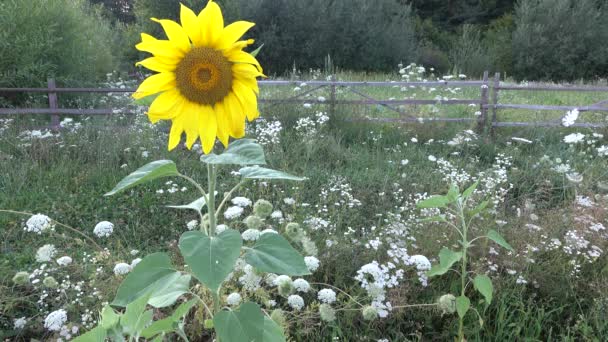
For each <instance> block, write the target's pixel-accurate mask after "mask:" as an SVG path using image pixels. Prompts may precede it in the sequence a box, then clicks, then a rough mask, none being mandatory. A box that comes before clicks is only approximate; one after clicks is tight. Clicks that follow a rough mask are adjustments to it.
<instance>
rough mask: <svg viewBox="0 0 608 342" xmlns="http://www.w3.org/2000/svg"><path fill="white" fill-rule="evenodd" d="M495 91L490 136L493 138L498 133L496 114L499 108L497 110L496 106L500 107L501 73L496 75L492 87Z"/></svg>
mask: <svg viewBox="0 0 608 342" xmlns="http://www.w3.org/2000/svg"><path fill="white" fill-rule="evenodd" d="M492 89H493V93H492V127H491V128H490V135H491V136H492V138H494V134H495V133H496V132H495V131H496V123H497V119H496V112H497V110H498V108H496V106H497V105H498V91H499V90H500V73H499V72H497V73H496V74H494V86H493V87H492Z"/></svg>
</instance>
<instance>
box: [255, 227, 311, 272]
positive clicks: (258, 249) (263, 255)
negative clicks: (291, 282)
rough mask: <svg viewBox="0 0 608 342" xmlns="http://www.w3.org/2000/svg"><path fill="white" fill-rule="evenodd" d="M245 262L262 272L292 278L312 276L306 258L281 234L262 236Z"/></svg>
mask: <svg viewBox="0 0 608 342" xmlns="http://www.w3.org/2000/svg"><path fill="white" fill-rule="evenodd" d="M245 261H246V262H247V263H248V264H249V265H251V266H253V267H255V268H256V269H258V270H260V271H262V272H269V273H276V274H285V275H290V276H296V275H305V274H310V271H308V267H306V263H305V262H304V258H303V257H302V255H301V254H300V253H298V251H297V250H295V249H294V248H293V247H292V246H291V245H290V244H289V242H288V241H287V240H286V239H285V238H284V237H282V236H281V235H279V234H269V233H268V234H262V236H260V238H259V239H258V240H257V241H256V242H255V245H254V246H253V247H251V248H249V249H247V252H246V253H245Z"/></svg>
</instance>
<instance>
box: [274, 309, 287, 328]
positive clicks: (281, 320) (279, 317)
mask: <svg viewBox="0 0 608 342" xmlns="http://www.w3.org/2000/svg"><path fill="white" fill-rule="evenodd" d="M270 319H272V320H273V321H274V322H275V323H276V324H278V325H279V326H281V327H283V326H285V314H283V310H281V309H275V310H272V313H271V314H270Z"/></svg>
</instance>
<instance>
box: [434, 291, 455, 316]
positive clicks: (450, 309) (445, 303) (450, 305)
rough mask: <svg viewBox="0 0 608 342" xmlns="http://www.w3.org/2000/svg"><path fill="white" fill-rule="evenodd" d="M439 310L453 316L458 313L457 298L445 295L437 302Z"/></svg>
mask: <svg viewBox="0 0 608 342" xmlns="http://www.w3.org/2000/svg"><path fill="white" fill-rule="evenodd" d="M437 304H438V306H439V309H440V310H441V311H443V313H446V314H453V313H454V312H456V297H454V295H451V294H445V295H443V296H441V297H439V299H438V300H437Z"/></svg>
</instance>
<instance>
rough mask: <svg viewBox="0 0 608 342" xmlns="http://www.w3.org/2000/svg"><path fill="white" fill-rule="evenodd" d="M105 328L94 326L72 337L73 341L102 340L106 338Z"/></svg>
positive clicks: (94, 341) (90, 341)
mask: <svg viewBox="0 0 608 342" xmlns="http://www.w3.org/2000/svg"><path fill="white" fill-rule="evenodd" d="M106 336H107V333H106V329H104V328H103V327H101V326H98V327H95V328H93V329H91V330H89V331H87V332H86V333H85V334H82V335H80V336H78V337H76V338H74V339H73V340H72V341H73V342H104V341H105V340H106Z"/></svg>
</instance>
